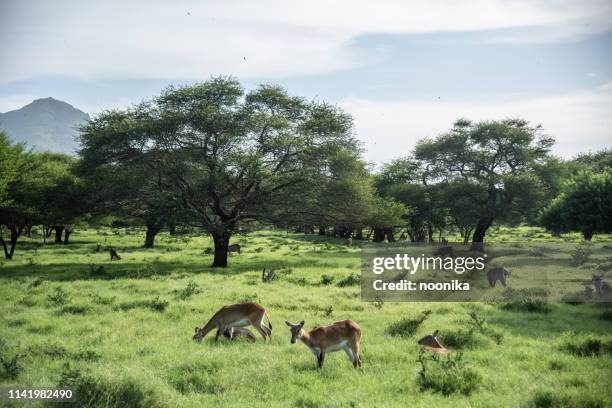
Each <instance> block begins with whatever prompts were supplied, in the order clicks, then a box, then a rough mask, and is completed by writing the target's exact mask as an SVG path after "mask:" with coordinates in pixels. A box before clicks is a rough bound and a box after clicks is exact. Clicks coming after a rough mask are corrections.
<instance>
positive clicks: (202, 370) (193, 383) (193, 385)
mask: <svg viewBox="0 0 612 408" xmlns="http://www.w3.org/2000/svg"><path fill="white" fill-rule="evenodd" d="M218 370H219V367H217V365H216V364H211V365H210V366H206V365H200V363H192V364H185V365H182V366H180V367H176V368H175V369H174V370H172V371H171V377H170V380H169V382H170V384H171V385H172V386H173V387H174V388H175V389H176V390H177V391H179V392H180V393H181V394H189V393H192V392H194V393H204V394H219V393H221V392H223V391H224V387H223V384H222V383H221V381H220V380H219V376H218Z"/></svg>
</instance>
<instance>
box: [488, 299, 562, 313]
mask: <svg viewBox="0 0 612 408" xmlns="http://www.w3.org/2000/svg"><path fill="white" fill-rule="evenodd" d="M500 307H501V309H502V310H506V311H509V312H529V313H550V312H551V311H552V307H551V306H550V305H549V304H548V302H547V301H546V300H545V299H538V298H528V297H525V298H522V299H517V300H512V301H509V302H505V303H502V304H501V306H500Z"/></svg>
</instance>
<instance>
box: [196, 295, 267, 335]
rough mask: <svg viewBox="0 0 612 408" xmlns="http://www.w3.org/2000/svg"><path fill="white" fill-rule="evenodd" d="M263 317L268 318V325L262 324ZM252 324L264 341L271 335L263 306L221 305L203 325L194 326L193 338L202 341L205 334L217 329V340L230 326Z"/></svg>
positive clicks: (254, 304)
mask: <svg viewBox="0 0 612 408" xmlns="http://www.w3.org/2000/svg"><path fill="white" fill-rule="evenodd" d="M264 317H265V318H267V319H268V325H269V327H266V326H265V325H264ZM248 325H252V326H253V327H255V329H257V331H258V332H259V333H260V334H261V336H262V337H263V338H264V341H265V340H266V339H268V338H271V336H272V321H271V320H270V317H269V316H268V313H267V312H266V309H264V308H263V306H261V305H258V304H257V303H251V302H249V303H238V304H235V305H228V306H223V307H222V308H221V309H219V311H218V312H217V313H215V314H214V315H213V317H211V318H210V320H209V321H208V323H206V325H205V326H204V327H196V328H195V334H194V335H193V340H196V341H202V339H203V338H204V337H206V335H207V334H208V333H209V332H210V331H211V330H214V329H217V334H216V336H215V340H217V341H218V340H219V335H221V334H223V333H224V332H225V330H226V329H228V328H231V327H244V326H248Z"/></svg>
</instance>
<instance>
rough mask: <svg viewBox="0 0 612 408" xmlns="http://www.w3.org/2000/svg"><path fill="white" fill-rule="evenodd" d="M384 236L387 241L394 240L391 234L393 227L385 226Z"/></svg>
mask: <svg viewBox="0 0 612 408" xmlns="http://www.w3.org/2000/svg"><path fill="white" fill-rule="evenodd" d="M385 236H386V237H387V241H389V242H395V236H394V235H393V228H385Z"/></svg>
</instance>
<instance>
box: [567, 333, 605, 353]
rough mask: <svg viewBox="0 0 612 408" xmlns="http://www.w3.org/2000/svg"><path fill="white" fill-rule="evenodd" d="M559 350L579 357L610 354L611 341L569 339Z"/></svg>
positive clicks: (592, 338) (589, 338)
mask: <svg viewBox="0 0 612 408" xmlns="http://www.w3.org/2000/svg"><path fill="white" fill-rule="evenodd" d="M561 348H562V349H563V350H565V351H567V352H568V353H571V354H574V355H576V356H580V357H590V356H598V355H601V354H607V353H610V352H612V341H604V340H601V339H599V338H596V337H587V338H584V339H575V338H569V339H567V340H565V341H564V342H563V343H562V344H561Z"/></svg>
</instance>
